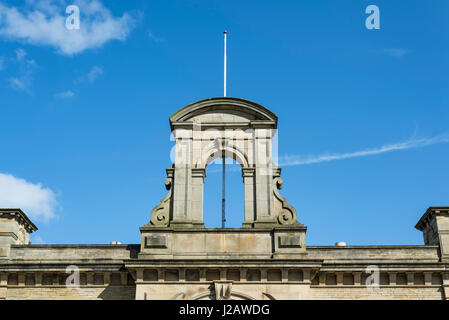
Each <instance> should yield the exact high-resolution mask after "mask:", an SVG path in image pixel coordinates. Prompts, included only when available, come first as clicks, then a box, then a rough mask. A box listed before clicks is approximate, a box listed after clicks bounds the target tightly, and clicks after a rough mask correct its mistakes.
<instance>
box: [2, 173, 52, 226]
mask: <svg viewBox="0 0 449 320" xmlns="http://www.w3.org/2000/svg"><path fill="white" fill-rule="evenodd" d="M57 206H58V202H57V201H56V195H55V193H54V192H53V191H52V190H50V189H48V188H44V187H42V185H41V184H40V183H37V184H34V183H31V182H28V181H26V180H24V179H21V178H17V177H14V176H13V175H10V174H4V173H0V207H1V208H20V209H22V210H23V211H24V212H25V213H26V214H27V215H28V217H29V218H30V219H32V220H33V219H34V220H38V221H39V220H41V221H48V220H50V219H52V218H55V217H56V213H55V210H56V207H57Z"/></svg>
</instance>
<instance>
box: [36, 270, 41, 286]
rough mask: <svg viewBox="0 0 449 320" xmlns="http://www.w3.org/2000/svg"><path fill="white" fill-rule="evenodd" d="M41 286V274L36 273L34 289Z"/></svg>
mask: <svg viewBox="0 0 449 320" xmlns="http://www.w3.org/2000/svg"><path fill="white" fill-rule="evenodd" d="M41 285H42V273H40V272H36V287H40V286H41Z"/></svg>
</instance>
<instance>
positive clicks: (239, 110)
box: [148, 97, 298, 228]
mask: <svg viewBox="0 0 449 320" xmlns="http://www.w3.org/2000/svg"><path fill="white" fill-rule="evenodd" d="M277 121H278V118H277V116H276V115H275V114H274V113H273V112H271V111H270V110H268V109H267V108H265V107H263V106H261V105H259V104H257V103H255V102H252V101H248V100H244V99H239V98H227V97H219V98H210V99H205V100H201V101H198V102H195V103H192V104H190V105H187V106H185V107H184V108H181V109H180V110H178V111H177V112H175V113H174V114H173V115H172V116H171V117H170V127H171V130H172V133H173V136H174V138H175V162H174V164H173V165H172V166H171V167H170V168H168V169H167V180H166V183H165V184H166V187H167V190H169V192H168V195H167V196H166V197H165V198H163V199H162V200H161V203H160V204H159V205H158V206H156V207H155V208H154V209H153V211H152V213H151V219H150V223H149V224H148V225H149V226H169V225H170V226H172V227H176V226H179V227H204V222H203V187H204V178H205V176H206V169H205V168H206V166H207V164H208V163H210V161H212V160H213V159H214V158H218V157H221V156H222V152H225V155H226V156H227V157H231V158H234V159H236V160H237V161H238V162H239V163H240V165H241V166H242V176H243V182H244V192H245V194H244V198H245V200H244V202H245V209H244V211H245V218H244V222H243V227H247V228H256V227H274V226H277V225H285V224H289V225H291V224H298V222H297V221H296V211H295V209H294V208H293V207H292V206H290V205H289V204H287V201H286V199H285V198H283V197H282V196H281V195H280V194H279V192H278V189H280V188H281V185H282V179H280V172H281V171H280V168H278V167H277V166H276V165H275V164H274V162H273V154H272V153H273V136H274V134H275V131H276V129H277Z"/></svg>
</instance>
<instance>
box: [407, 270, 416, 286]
mask: <svg viewBox="0 0 449 320" xmlns="http://www.w3.org/2000/svg"><path fill="white" fill-rule="evenodd" d="M414 280H415V273H414V272H407V285H412V284H414Z"/></svg>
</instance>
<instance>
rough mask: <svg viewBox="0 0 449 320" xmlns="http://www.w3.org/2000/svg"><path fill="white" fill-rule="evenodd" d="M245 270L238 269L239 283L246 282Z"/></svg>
mask: <svg viewBox="0 0 449 320" xmlns="http://www.w3.org/2000/svg"><path fill="white" fill-rule="evenodd" d="M247 271H248V269H247V268H240V282H246V272H247Z"/></svg>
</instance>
